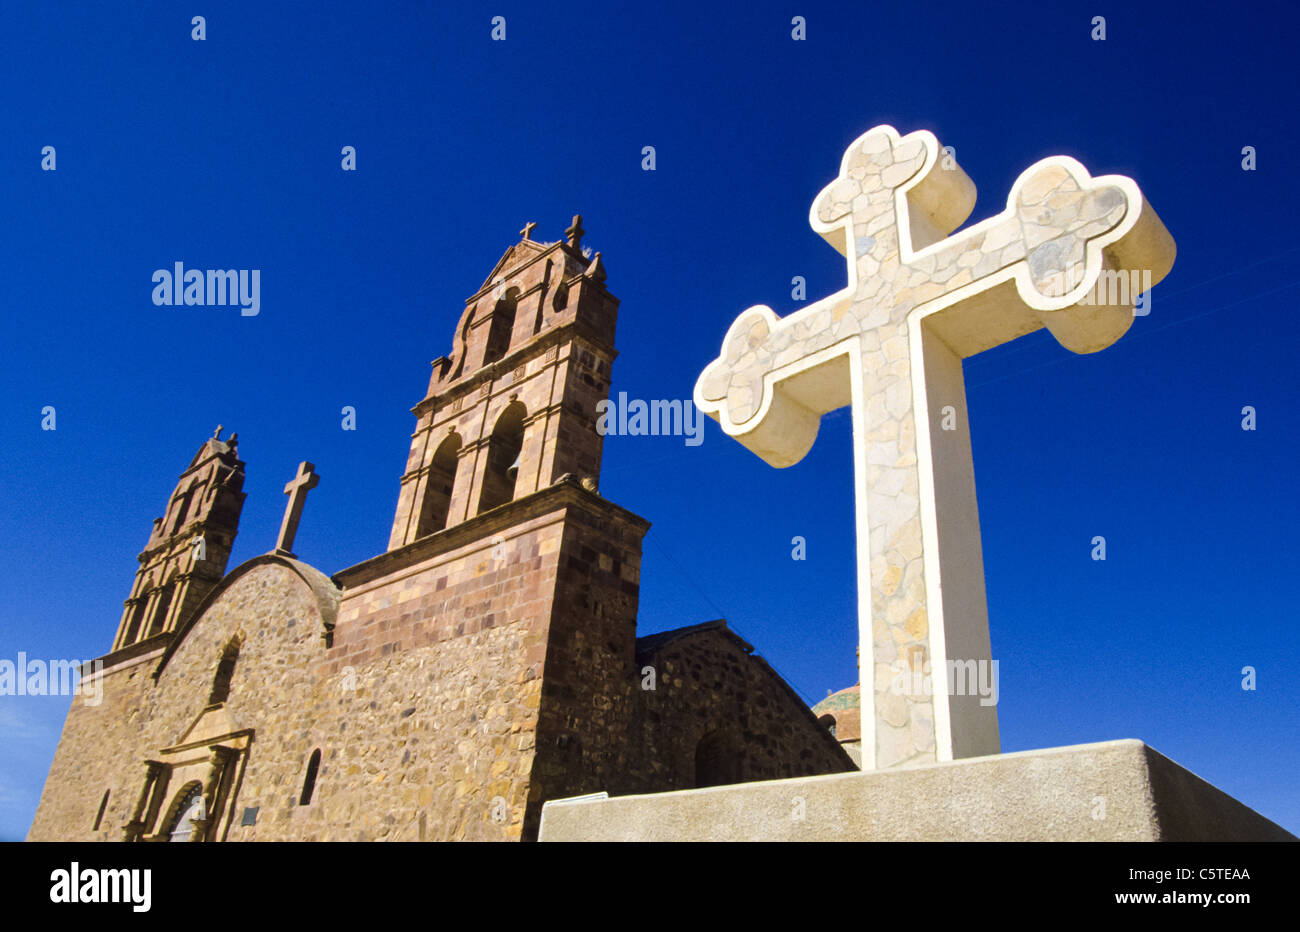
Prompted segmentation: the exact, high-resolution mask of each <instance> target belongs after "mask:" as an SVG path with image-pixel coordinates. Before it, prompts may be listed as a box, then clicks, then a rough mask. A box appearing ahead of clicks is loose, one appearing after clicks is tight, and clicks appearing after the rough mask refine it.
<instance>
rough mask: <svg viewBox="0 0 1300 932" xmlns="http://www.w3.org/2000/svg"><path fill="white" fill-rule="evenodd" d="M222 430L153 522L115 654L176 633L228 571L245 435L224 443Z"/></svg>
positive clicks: (206, 445) (240, 493)
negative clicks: (239, 448)
mask: <svg viewBox="0 0 1300 932" xmlns="http://www.w3.org/2000/svg"><path fill="white" fill-rule="evenodd" d="M221 431H222V428H221V427H217V430H216V433H214V434H213V435H212V437H211V438H210V439H208V440H207V441H205V442H204V444H203V446H201V447H199V450H198V452H197V453H195V454H194V458H193V459H192V460H190V465H189V467H188V468H187V469H186V470H185V471H184V472H183V473H181V476H180V479H179V481H178V482H177V483H176V488H175V490H174V491H173V492H172V494H171V498H170V499H168V501H167V510H166V511H165V512H164V513H163V516H162V517H161V518H154V520H153V531H152V532H151V533H150V534H149V542H148V543H147V544H145V548H144V550H143V551H141V553H140V556H139V560H140V569H139V570H137V571H136V574H135V583H134V584H133V585H132V586H131V595H130V597H129V598H128V599H127V600H126V607H125V609H124V610H123V612H122V620H121V622H119V624H118V626H117V635H116V637H114V639H113V652H116V651H120V650H125V649H126V648H129V647H131V646H132V645H134V644H138V643H141V642H144V641H153V640H155V639H157V640H161V639H162V636H164V635H170V634H171V632H173V631H175V630H176V628H178V627H179V626H180V625H181V624H182V623H183V622H184V621H185V620H186V618H188V617H189V615H190V614H191V613H192V612H193V611H194V609H195V608H197V607H198V604H199V603H200V602H201V601H203V597H204V596H206V595H207V594H208V593H209V592H210V591H211V590H212V587H213V586H215V585H216V584H217V583H218V582H220V581H221V577H222V575H224V573H225V572H226V562H227V561H228V560H229V559H230V550H231V547H233V546H234V543H235V534H236V533H237V532H238V530H239V515H240V512H241V511H242V510H243V508H244V498H245V494H244V492H243V491H242V489H243V486H244V462H243V461H242V460H241V459H239V456H238V444H239V435H238V434H231V435H230V438H229V439H228V440H222V439H221Z"/></svg>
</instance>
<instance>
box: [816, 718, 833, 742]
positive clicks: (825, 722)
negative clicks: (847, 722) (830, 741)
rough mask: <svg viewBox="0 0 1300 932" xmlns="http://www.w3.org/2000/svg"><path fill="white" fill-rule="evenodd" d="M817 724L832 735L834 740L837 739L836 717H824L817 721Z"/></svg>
mask: <svg viewBox="0 0 1300 932" xmlns="http://www.w3.org/2000/svg"><path fill="white" fill-rule="evenodd" d="M817 722H818V724H820V725H821V726H822V727H823V728H825V729H826V730H827V731H829V732H830V733H831V737H832V738H834V737H835V716H834V715H823V716H821V717H820V718H818V719H817Z"/></svg>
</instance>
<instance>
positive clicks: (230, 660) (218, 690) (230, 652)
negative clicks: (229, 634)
mask: <svg viewBox="0 0 1300 932" xmlns="http://www.w3.org/2000/svg"><path fill="white" fill-rule="evenodd" d="M237 660H239V642H238V641H231V642H230V643H229V644H227V645H226V649H225V650H224V651H223V652H222V654H221V662H220V663H219V664H217V675H216V676H214V677H213V678H212V692H211V693H210V694H209V695H208V705H216V704H217V703H219V702H225V701H226V700H227V699H229V698H230V680H231V679H232V678H233V677H234V675H235V662H236V661H237Z"/></svg>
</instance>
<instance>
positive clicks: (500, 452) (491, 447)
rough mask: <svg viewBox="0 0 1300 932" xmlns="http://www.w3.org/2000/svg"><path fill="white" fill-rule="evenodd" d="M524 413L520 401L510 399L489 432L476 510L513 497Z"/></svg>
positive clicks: (510, 499) (480, 512) (484, 509)
mask: <svg viewBox="0 0 1300 932" xmlns="http://www.w3.org/2000/svg"><path fill="white" fill-rule="evenodd" d="M524 413H525V409H524V406H523V404H522V403H521V402H518V401H512V402H511V403H510V404H508V405H507V406H506V409H505V410H504V411H502V412H501V416H500V417H499V418H497V423H496V426H495V427H493V428H492V436H491V437H490V438H489V439H488V450H487V467H486V469H485V470H484V473H483V492H482V494H481V495H480V496H479V505H478V511H479V514H482V513H483V512H485V511H487V510H488V509H490V508H496V507H497V506H498V505H504V504H505V503H506V502H509V501H513V500H514V497H515V480H516V479H517V478H518V477H519V458H520V454H521V452H522V451H523V448H524Z"/></svg>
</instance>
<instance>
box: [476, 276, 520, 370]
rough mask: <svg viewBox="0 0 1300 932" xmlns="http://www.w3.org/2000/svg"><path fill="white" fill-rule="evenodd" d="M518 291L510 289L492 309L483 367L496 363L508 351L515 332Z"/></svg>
mask: <svg viewBox="0 0 1300 932" xmlns="http://www.w3.org/2000/svg"><path fill="white" fill-rule="evenodd" d="M518 298H519V289H518V288H511V289H510V290H509V291H507V292H506V294H505V297H503V298H502V299H501V300H499V301H497V303H496V305H495V306H494V307H493V308H492V323H491V324H490V325H489V326H488V338H487V351H486V352H485V353H484V354H483V365H485V366H486V365H487V364H488V363H490V362H496V361H497V360H498V359H500V358H501V357H502V356H504V355H505V354H506V353H507V352H509V350H510V336H511V334H512V333H514V330H515V312H516V310H517V303H518Z"/></svg>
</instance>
